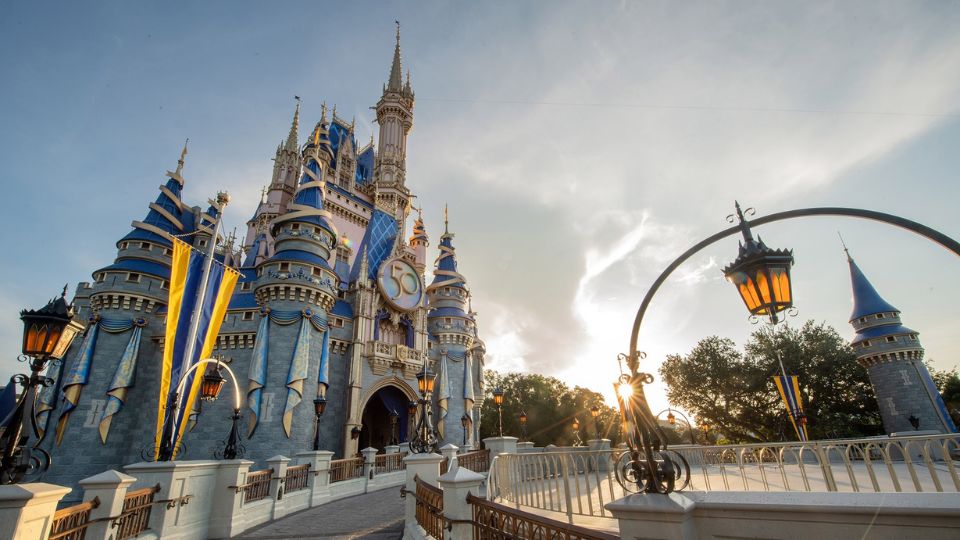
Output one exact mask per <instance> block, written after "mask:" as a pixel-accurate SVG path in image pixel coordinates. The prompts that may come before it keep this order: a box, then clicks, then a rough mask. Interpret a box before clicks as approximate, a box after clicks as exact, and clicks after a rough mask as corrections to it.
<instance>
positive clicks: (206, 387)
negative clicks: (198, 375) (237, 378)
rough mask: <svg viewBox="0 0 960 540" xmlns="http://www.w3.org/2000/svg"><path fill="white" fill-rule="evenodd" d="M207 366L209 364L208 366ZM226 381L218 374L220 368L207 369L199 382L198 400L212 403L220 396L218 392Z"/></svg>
mask: <svg viewBox="0 0 960 540" xmlns="http://www.w3.org/2000/svg"><path fill="white" fill-rule="evenodd" d="M208 366H209V364H208ZM224 382H226V379H224V378H223V375H221V374H220V366H219V365H217V366H216V367H212V368H211V367H208V368H207V370H206V372H205V373H204V374H203V380H202V381H200V399H202V400H203V401H214V400H216V399H217V397H219V396H220V390H221V389H222V388H223V383H224Z"/></svg>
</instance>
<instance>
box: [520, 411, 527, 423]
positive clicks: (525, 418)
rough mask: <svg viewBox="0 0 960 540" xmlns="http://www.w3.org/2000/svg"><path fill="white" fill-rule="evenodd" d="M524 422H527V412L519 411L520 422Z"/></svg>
mask: <svg viewBox="0 0 960 540" xmlns="http://www.w3.org/2000/svg"><path fill="white" fill-rule="evenodd" d="M526 423H527V413H520V424H521V425H523V424H526Z"/></svg>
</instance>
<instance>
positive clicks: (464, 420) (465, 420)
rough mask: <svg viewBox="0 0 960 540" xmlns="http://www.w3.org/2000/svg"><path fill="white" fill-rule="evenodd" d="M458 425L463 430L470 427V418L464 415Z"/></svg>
mask: <svg viewBox="0 0 960 540" xmlns="http://www.w3.org/2000/svg"><path fill="white" fill-rule="evenodd" d="M460 425H461V426H463V428H464V429H466V428H467V427H469V426H470V417H469V416H467V415H466V413H464V415H463V416H461V417H460Z"/></svg>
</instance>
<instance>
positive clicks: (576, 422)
mask: <svg viewBox="0 0 960 540" xmlns="http://www.w3.org/2000/svg"><path fill="white" fill-rule="evenodd" d="M570 429H572V430H573V446H583V441H582V440H580V419H579V418H576V417H575V418H574V419H573V424H571V425H570Z"/></svg>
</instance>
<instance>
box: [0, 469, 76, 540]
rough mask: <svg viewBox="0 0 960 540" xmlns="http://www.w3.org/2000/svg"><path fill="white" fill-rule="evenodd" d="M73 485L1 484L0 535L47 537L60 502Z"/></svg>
mask: <svg viewBox="0 0 960 540" xmlns="http://www.w3.org/2000/svg"><path fill="white" fill-rule="evenodd" d="M67 493H70V488H67V487H63V486H57V485H54V484H44V483H32V484H12V485H7V486H0V538H9V539H11V540H37V539H39V540H46V539H47V538H48V537H49V536H50V528H51V527H52V526H53V514H54V512H56V511H57V503H59V502H60V499H62V498H63V496H64V495H66V494H67Z"/></svg>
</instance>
